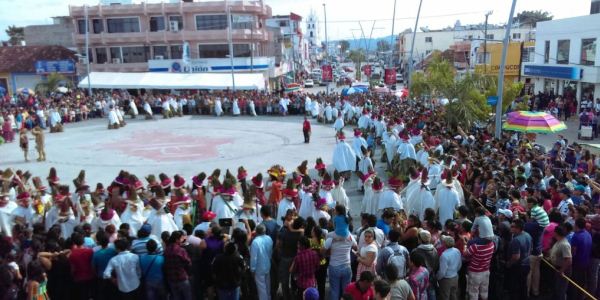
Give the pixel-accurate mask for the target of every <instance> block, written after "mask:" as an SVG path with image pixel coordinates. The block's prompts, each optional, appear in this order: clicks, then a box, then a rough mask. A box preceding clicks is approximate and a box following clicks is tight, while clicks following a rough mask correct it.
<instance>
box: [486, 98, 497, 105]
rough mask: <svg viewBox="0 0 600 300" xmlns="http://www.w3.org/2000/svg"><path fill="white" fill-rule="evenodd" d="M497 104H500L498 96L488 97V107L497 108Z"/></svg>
mask: <svg viewBox="0 0 600 300" xmlns="http://www.w3.org/2000/svg"><path fill="white" fill-rule="evenodd" d="M496 103H498V96H488V97H487V104H488V105H491V106H495V105H496Z"/></svg>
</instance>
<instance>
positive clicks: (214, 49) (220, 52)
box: [198, 44, 251, 58]
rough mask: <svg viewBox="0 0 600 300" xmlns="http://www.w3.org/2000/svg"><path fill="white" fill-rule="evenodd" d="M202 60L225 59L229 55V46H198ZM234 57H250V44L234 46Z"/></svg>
mask: <svg viewBox="0 0 600 300" xmlns="http://www.w3.org/2000/svg"><path fill="white" fill-rule="evenodd" d="M198 51H199V54H200V58H225V57H227V56H228V55H229V46H228V45H227V44H215V45H198ZM233 56H234V57H250V56H251V55H250V45H249V44H234V45H233Z"/></svg>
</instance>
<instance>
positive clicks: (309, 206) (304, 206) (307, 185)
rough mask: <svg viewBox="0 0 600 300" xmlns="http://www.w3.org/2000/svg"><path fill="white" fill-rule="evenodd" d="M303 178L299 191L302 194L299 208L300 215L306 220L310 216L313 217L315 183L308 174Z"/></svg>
mask: <svg viewBox="0 0 600 300" xmlns="http://www.w3.org/2000/svg"><path fill="white" fill-rule="evenodd" d="M304 178H307V179H303V183H302V189H301V190H300V192H299V193H298V194H299V196H300V208H299V209H298V215H299V216H300V217H302V218H304V219H305V220H306V218H308V217H312V215H313V212H314V210H315V205H314V203H313V190H314V183H313V182H312V180H311V179H310V177H308V176H306V177H304Z"/></svg>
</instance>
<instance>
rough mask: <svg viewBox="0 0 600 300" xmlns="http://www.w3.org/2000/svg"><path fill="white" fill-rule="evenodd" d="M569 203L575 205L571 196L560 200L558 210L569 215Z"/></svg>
mask: <svg viewBox="0 0 600 300" xmlns="http://www.w3.org/2000/svg"><path fill="white" fill-rule="evenodd" d="M569 204H570V205H573V200H571V198H567V199H565V200H562V201H560V203H559V204H558V211H559V212H560V213H561V214H563V215H568V214H569Z"/></svg>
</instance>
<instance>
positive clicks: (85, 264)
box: [69, 247, 94, 282]
mask: <svg viewBox="0 0 600 300" xmlns="http://www.w3.org/2000/svg"><path fill="white" fill-rule="evenodd" d="M92 256H94V251H93V250H92V249H89V248H76V247H73V248H72V249H71V255H69V263H70V264H71V274H72V275H73V281H75V282H82V281H88V280H92V279H94V270H93V269H92Z"/></svg>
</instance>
